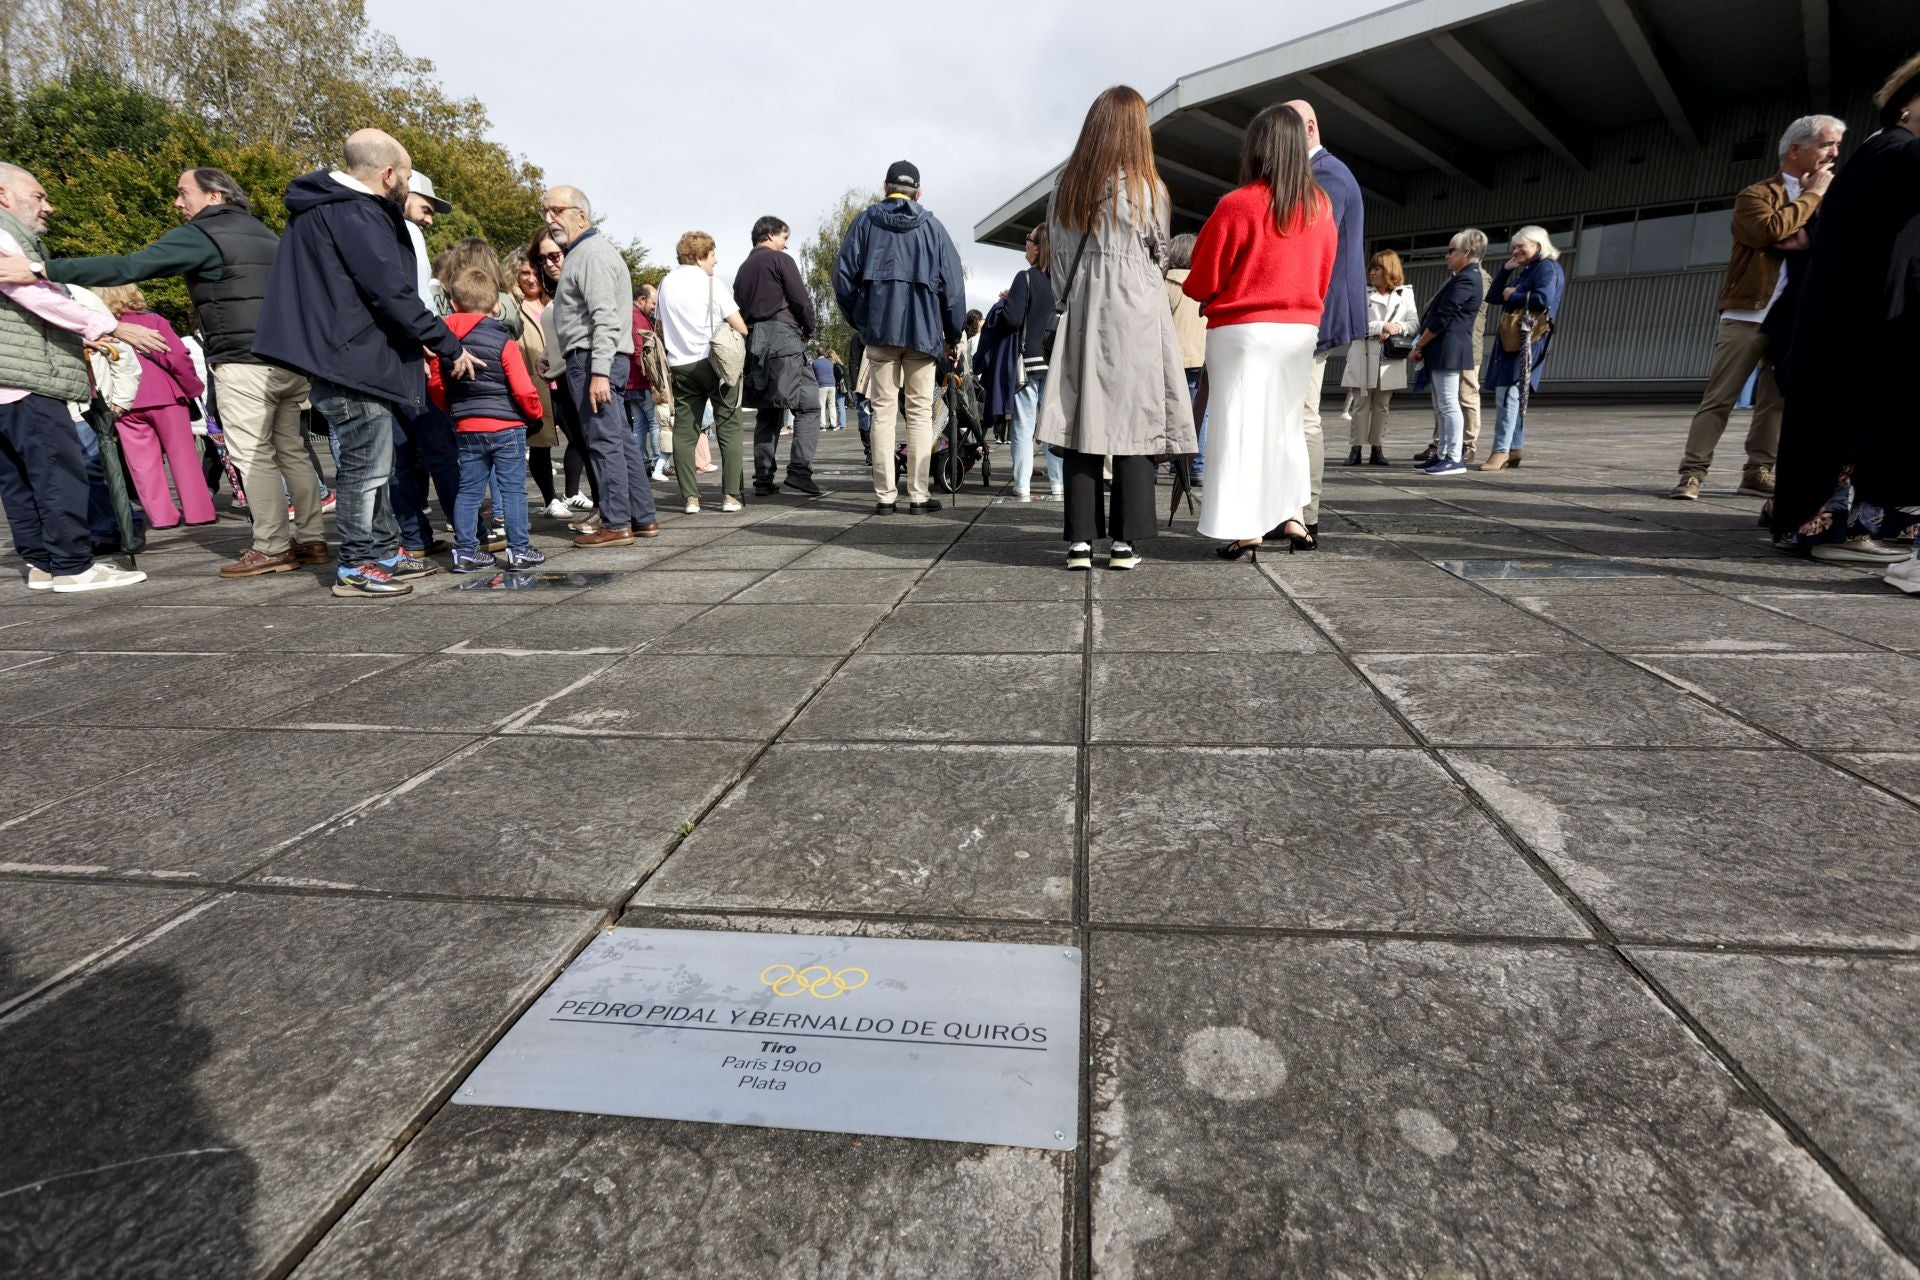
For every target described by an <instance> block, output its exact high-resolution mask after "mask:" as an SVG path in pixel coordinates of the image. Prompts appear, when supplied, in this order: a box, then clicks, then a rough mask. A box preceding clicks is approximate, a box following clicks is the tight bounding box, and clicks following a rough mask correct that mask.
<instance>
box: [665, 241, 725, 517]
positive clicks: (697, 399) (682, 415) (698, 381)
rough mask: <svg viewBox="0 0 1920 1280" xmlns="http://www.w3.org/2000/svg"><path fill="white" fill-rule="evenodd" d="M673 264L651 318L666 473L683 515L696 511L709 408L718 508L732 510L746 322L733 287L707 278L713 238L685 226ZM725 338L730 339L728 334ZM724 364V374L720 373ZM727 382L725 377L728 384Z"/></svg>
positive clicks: (711, 264)
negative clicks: (658, 360)
mask: <svg viewBox="0 0 1920 1280" xmlns="http://www.w3.org/2000/svg"><path fill="white" fill-rule="evenodd" d="M674 256H675V257H676V258H677V259H678V260H679V263H680V265H679V266H677V267H675V268H674V269H673V270H671V271H669V272H667V274H666V278H665V279H663V280H661V281H660V284H659V297H658V302H657V303H656V305H655V308H654V319H655V323H656V326H657V327H658V328H659V330H660V340H661V342H662V343H663V344H665V346H666V352H667V365H668V367H669V368H670V369H671V370H672V371H673V475H674V479H675V480H677V481H679V483H680V496H681V498H682V499H683V500H684V501H685V503H686V508H685V509H686V513H687V514H688V515H698V514H699V512H700V480H699V474H698V472H699V469H700V463H699V461H698V460H697V458H696V456H695V455H696V452H697V450H698V448H699V445H700V441H701V439H702V432H701V420H702V419H703V418H704V417H705V416H706V411H707V408H708V406H709V405H711V406H712V408H713V428H714V435H715V436H716V437H717V438H718V439H719V442H720V509H721V510H722V511H738V510H740V509H741V507H742V506H743V505H744V500H743V498H742V497H741V494H742V491H743V490H744V488H745V485H744V484H743V483H742V481H743V478H744V474H745V473H744V467H743V464H742V461H741V452H740V449H741V445H740V386H739V378H740V369H741V365H742V363H743V362H744V360H745V357H746V336H747V322H746V321H745V320H743V319H741V318H740V307H739V304H738V303H736V302H735V301H734V300H733V290H731V289H728V288H725V287H723V286H722V285H721V284H720V282H719V281H718V280H716V279H714V275H713V268H714V264H715V263H716V262H717V261H718V260H719V251H718V250H717V249H716V248H715V246H714V242H713V237H712V236H710V235H708V234H707V233H706V232H704V231H689V232H687V233H686V234H685V235H683V236H681V237H680V242H679V244H677V245H676V246H674ZM730 335H731V336H730ZM723 367H724V372H723ZM729 379H731V381H729Z"/></svg>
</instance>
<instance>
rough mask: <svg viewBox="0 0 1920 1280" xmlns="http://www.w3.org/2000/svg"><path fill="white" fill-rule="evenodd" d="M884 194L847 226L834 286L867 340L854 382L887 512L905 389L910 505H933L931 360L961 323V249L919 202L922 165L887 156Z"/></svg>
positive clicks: (880, 504) (879, 504)
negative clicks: (867, 413) (863, 403)
mask: <svg viewBox="0 0 1920 1280" xmlns="http://www.w3.org/2000/svg"><path fill="white" fill-rule="evenodd" d="M885 191H886V196H885V198H884V199H882V200H881V201H880V202H879V203H878V204H874V205H869V206H868V207H867V209H866V211H865V212H864V213H862V214H861V215H860V216H859V217H858V218H855V219H854V220H853V225H852V226H851V227H849V228H847V235H846V239H845V240H843V241H842V242H841V244H840V257H839V259H838V261H836V262H835V263H834V265H833V293H834V298H835V300H836V301H838V302H839V304H840V312H841V314H842V315H844V316H846V317H847V320H848V322H849V323H850V324H852V325H853V327H854V330H855V331H856V332H857V333H859V335H860V340H861V341H862V342H863V343H864V344H865V345H866V360H865V362H864V363H863V365H862V368H861V371H860V382H859V386H858V390H859V391H860V393H861V394H863V395H865V396H867V397H868V398H869V399H870V400H871V401H872V402H873V437H872V439H873V450H872V454H873V494H874V499H875V506H874V510H875V511H876V512H878V513H879V514H881V515H892V514H893V513H894V511H895V510H896V502H897V499H898V489H897V485H896V482H895V480H894V474H893V441H894V424H895V422H897V421H898V419H899V416H900V393H901V391H902V389H904V390H905V391H906V397H907V413H906V417H907V502H908V506H907V510H908V511H909V512H911V513H913V514H915V515H918V514H921V513H923V512H931V511H938V510H939V509H940V504H939V503H938V502H937V501H935V500H934V499H933V497H932V496H931V495H930V494H929V493H928V492H927V472H928V468H929V464H930V463H931V461H932V458H933V396H934V361H935V359H936V358H938V356H939V355H940V352H941V350H942V349H943V347H951V346H952V345H953V344H954V343H955V342H957V341H959V339H960V335H961V333H962V332H963V331H964V330H965V328H966V323H967V284H966V279H965V277H964V276H963V275H962V274H961V270H960V254H959V251H958V250H956V249H955V248H954V247H953V238H952V237H951V236H949V235H948V234H947V229H946V228H945V227H943V226H941V225H940V220H939V219H938V218H935V217H934V216H933V215H932V214H931V213H928V212H927V211H926V210H925V209H923V208H921V207H920V170H919V169H918V168H917V167H916V166H915V165H913V164H912V163H911V162H909V161H906V160H898V161H895V162H894V163H893V164H891V165H889V166H887V178H886V186H885Z"/></svg>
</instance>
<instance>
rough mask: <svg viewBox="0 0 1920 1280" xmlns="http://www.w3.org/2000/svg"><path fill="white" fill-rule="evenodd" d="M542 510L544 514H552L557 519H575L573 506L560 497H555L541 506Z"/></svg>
mask: <svg viewBox="0 0 1920 1280" xmlns="http://www.w3.org/2000/svg"><path fill="white" fill-rule="evenodd" d="M540 512H541V514H542V515H549V516H552V517H553V518H554V519H555V520H571V519H573V508H572V507H570V506H568V505H567V504H566V502H565V501H563V500H562V499H559V498H555V499H554V500H553V501H552V502H549V503H548V504H547V505H546V506H544V507H542V508H540Z"/></svg>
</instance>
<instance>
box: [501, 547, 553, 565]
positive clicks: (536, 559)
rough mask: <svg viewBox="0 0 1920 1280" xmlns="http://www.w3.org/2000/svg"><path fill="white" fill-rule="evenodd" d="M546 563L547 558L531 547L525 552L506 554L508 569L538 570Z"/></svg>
mask: <svg viewBox="0 0 1920 1280" xmlns="http://www.w3.org/2000/svg"><path fill="white" fill-rule="evenodd" d="M546 562H547V557H546V556H545V555H543V554H542V553H541V552H539V551H538V550H536V549H535V548H533V547H528V548H527V549H526V550H525V551H509V552H507V568H509V569H538V568H539V567H540V566H541V565H543V564H545V563H546Z"/></svg>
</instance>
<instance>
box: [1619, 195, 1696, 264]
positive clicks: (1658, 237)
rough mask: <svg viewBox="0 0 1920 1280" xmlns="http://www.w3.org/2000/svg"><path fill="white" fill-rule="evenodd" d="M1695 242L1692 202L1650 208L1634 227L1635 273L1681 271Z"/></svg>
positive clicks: (1642, 214) (1643, 212)
mask: <svg viewBox="0 0 1920 1280" xmlns="http://www.w3.org/2000/svg"><path fill="white" fill-rule="evenodd" d="M1692 244H1693V206H1692V205H1680V206H1678V207H1677V208H1674V207H1669V208H1665V209H1647V210H1643V211H1642V212H1641V214H1640V220H1639V222H1638V223H1636V224H1635V226H1634V229H1633V259H1632V261H1633V265H1632V267H1631V268H1630V270H1631V271H1632V272H1633V274H1634V275H1645V274H1648V273H1649V272H1654V271H1681V270H1684V269H1685V268H1686V265H1687V252H1688V250H1689V248H1690V247H1691V246H1692Z"/></svg>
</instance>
